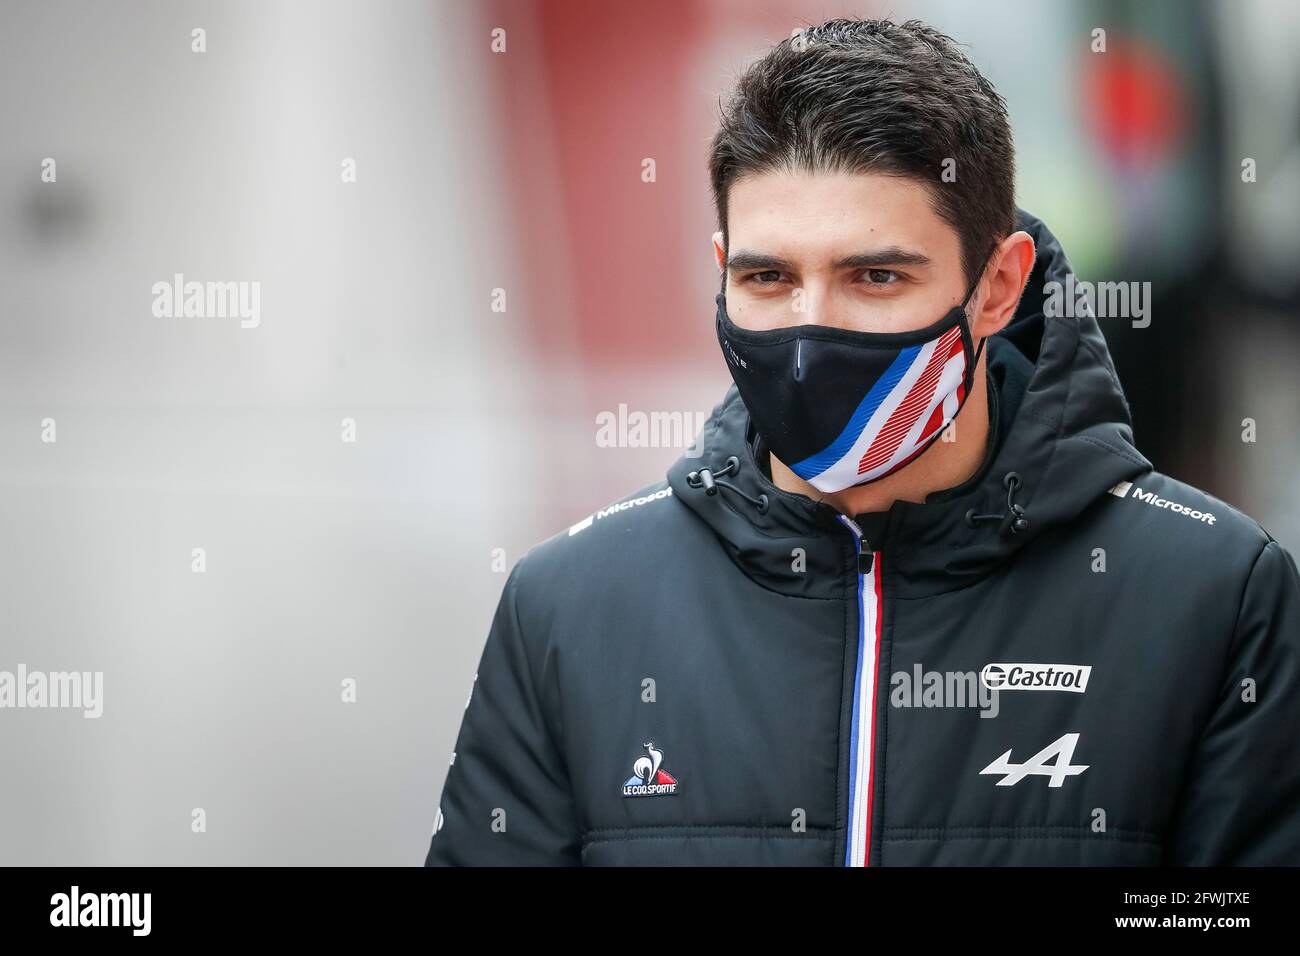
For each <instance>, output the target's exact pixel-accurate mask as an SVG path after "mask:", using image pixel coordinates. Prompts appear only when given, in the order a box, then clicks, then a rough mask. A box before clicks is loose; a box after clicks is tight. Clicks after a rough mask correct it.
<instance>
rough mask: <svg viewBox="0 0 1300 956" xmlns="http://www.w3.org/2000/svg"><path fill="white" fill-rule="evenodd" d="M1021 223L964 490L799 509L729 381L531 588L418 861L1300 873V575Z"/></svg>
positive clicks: (507, 627)
mask: <svg viewBox="0 0 1300 956" xmlns="http://www.w3.org/2000/svg"><path fill="white" fill-rule="evenodd" d="M1021 227H1022V228H1025V229H1027V230H1028V231H1029V232H1030V233H1031V234H1032V235H1033V237H1034V240H1035V243H1036V244H1037V248H1038V259H1037V263H1036V266H1035V269H1034V273H1033V276H1032V279H1031V282H1030V286H1029V288H1028V289H1027V290H1026V292H1025V294H1024V296H1023V297H1022V300H1021V305H1020V308H1019V310H1018V312H1017V315H1016V318H1015V320H1014V321H1013V322H1012V323H1011V324H1010V325H1009V326H1008V327H1007V329H1006V330H1005V331H1004V332H1003V333H1002V334H1001V336H999V337H998V340H997V341H996V343H995V345H996V347H995V346H994V345H990V348H989V355H990V362H989V367H990V376H991V377H992V379H993V381H992V383H991V384H992V386H993V388H992V391H993V392H994V393H995V395H996V396H997V401H998V405H997V407H995V409H994V411H995V412H997V415H996V416H995V421H997V420H999V419H1000V420H1001V421H1002V424H1001V426H1000V427H999V430H998V434H997V436H996V438H997V440H996V441H995V442H993V443H991V444H990V453H989V455H988V456H987V458H986V460H985V463H984V465H983V467H982V468H981V470H980V471H979V472H978V473H977V474H976V475H975V476H974V477H973V478H972V479H971V480H970V481H969V482H967V483H966V484H965V485H963V486H962V487H961V488H957V489H953V490H950V491H947V492H944V493H941V494H937V495H931V496H930V499H929V500H927V502H926V503H925V504H911V503H906V502H897V503H895V504H894V505H893V507H891V508H890V509H889V511H888V512H885V513H879V514H871V515H860V516H856V519H857V520H856V521H853V520H849V519H846V518H844V517H843V516H840V515H838V514H837V512H836V511H835V509H834V508H832V507H831V506H829V505H827V504H824V503H815V502H813V501H812V500H810V499H809V498H807V497H804V496H802V495H798V494H790V493H787V492H783V491H781V490H779V489H778V488H776V487H775V486H774V485H773V484H772V482H771V481H770V479H769V477H768V476H767V474H766V473H765V471H764V468H763V467H762V464H763V463H764V461H765V457H766V456H765V454H764V452H763V448H762V443H761V441H759V440H758V439H757V436H755V435H754V433H753V430H752V428H751V427H750V425H749V418H748V414H747V412H746V410H745V408H744V406H743V404H742V403H741V401H740V399H739V396H738V395H737V393H736V391H735V389H734V388H732V389H731V390H730V391H729V392H728V394H727V395H726V397H725V398H724V400H723V402H722V403H721V404H720V405H719V406H718V407H717V408H716V409H715V410H714V412H713V415H712V417H711V418H710V419H709V421H708V423H707V424H706V426H705V429H704V433H703V439H702V441H703V454H702V455H701V456H699V457H684V458H682V459H681V460H679V461H678V462H677V463H676V464H675V465H674V466H673V467H672V468H671V470H670V471H669V473H668V476H667V481H661V482H658V483H656V484H654V485H650V486H648V487H646V488H644V489H642V490H640V491H638V492H636V493H634V494H633V495H631V496H629V497H628V498H625V499H623V500H622V501H621V502H619V503H616V504H614V505H612V506H610V507H607V508H605V509H602V510H601V511H599V512H596V513H595V514H593V515H592V516H590V517H589V518H587V519H584V520H583V521H581V522H579V523H578V524H576V525H574V527H573V528H570V529H568V530H567V531H564V532H561V533H560V534H557V535H556V536H555V537H553V538H551V539H550V540H548V541H546V542H544V543H543V544H541V545H538V546H537V547H535V548H533V549H532V550H531V551H530V552H528V554H527V555H525V556H524V558H522V559H521V560H520V561H519V562H518V563H517V564H516V566H515V567H514V569H513V571H512V572H511V574H510V576H509V579H508V581H507V583H506V585H505V588H504V591H503V593H502V596H501V601H500V604H499V606H498V609H497V613H496V618H495V621H494V623H493V626H492V629H491V632H490V634H489V636H488V639H487V643H486V646H485V647H484V650H483V654H482V658H481V660H480V662H479V667H478V673H477V676H476V679H475V683H474V684H473V690H472V692H471V695H470V698H469V701H468V704H467V707H466V709H465V713H464V719H463V723H462V726H461V728H460V733H459V736H458V737H457V740H456V746H455V753H454V754H453V756H452V763H451V766H450V768H449V770H448V774H447V779H446V782H445V784H444V787H443V790H442V795H441V800H440V804H439V808H438V813H437V822H436V824H435V833H434V836H433V839H432V842H431V845H430V848H429V851H428V854H427V857H426V863H427V864H429V865H438V864H579V863H581V864H590V865H611V864H620V865H638V866H643V865H647V864H650V865H654V864H793V865H817V866H843V865H863V864H868V865H872V866H877V865H918V864H920V865H928V864H973V865H1019V864H1047V865H1052V864H1084V865H1112V864H1126V865H1131V864H1158V863H1174V864H1212V863H1223V864H1300V747H1298V746H1297V732H1298V729H1300V581H1298V580H1297V573H1296V567H1295V564H1294V562H1293V561H1292V559H1291V557H1290V556H1289V555H1288V554H1287V552H1286V551H1284V550H1283V548H1282V547H1281V546H1280V545H1279V544H1278V543H1277V542H1276V541H1274V540H1273V539H1272V538H1271V537H1270V536H1269V535H1268V534H1267V533H1266V532H1265V531H1264V530H1263V529H1262V528H1261V527H1260V526H1259V525H1258V524H1256V523H1255V522H1254V521H1252V520H1251V519H1249V518H1247V517H1245V516H1244V515H1242V514H1241V513H1239V512H1237V511H1235V510H1233V508H1231V507H1230V506H1229V505H1227V504H1225V503H1224V502H1222V501H1219V500H1218V499H1216V498H1213V497H1211V496H1209V495H1207V494H1205V493H1204V492H1201V491H1198V490H1197V489H1195V488H1192V487H1189V486H1188V485H1185V484H1182V483H1180V482H1178V481H1175V480H1174V479H1172V478H1169V477H1166V476H1164V475H1161V474H1158V473H1156V472H1154V471H1152V469H1151V465H1150V463H1149V462H1148V461H1147V460H1146V459H1145V458H1143V456H1142V455H1141V454H1139V453H1138V451H1137V450H1136V449H1135V448H1134V447H1133V442H1132V437H1131V434H1132V433H1131V429H1130V424H1129V413H1128V408H1127V405H1126V403H1125V400H1124V397H1123V394H1122V392H1121V390H1120V386H1119V382H1118V381H1117V380H1116V376H1115V372H1114V368H1113V365H1112V363H1111V361H1110V357H1109V354H1108V352H1107V350H1106V344H1105V341H1104V340H1103V338H1102V335H1101V332H1100V330H1099V328H1098V325H1097V323H1096V321H1095V320H1094V319H1093V318H1091V317H1084V318H1051V319H1045V317H1044V315H1043V314H1042V311H1041V307H1042V303H1043V302H1044V295H1043V284H1044V283H1045V282H1047V281H1051V280H1055V281H1064V278H1065V275H1066V273H1067V272H1068V271H1069V265H1068V263H1067V262H1066V258H1065V255H1064V254H1063V252H1062V251H1061V248H1060V246H1059V245H1058V243H1057V242H1056V240H1055V238H1054V237H1053V236H1052V235H1051V234H1050V233H1049V232H1048V231H1047V229H1046V228H1045V227H1044V226H1043V224H1042V223H1041V222H1039V221H1038V220H1036V219H1034V218H1033V217H1030V216H1028V215H1025V214H1022V223H1021ZM1003 340H1004V341H1003ZM729 463H730V464H729ZM703 471H707V472H708V474H707V475H706V474H703V473H702V472H703ZM981 516H983V517H981ZM859 532H860V533H861V538H859ZM860 552H861V553H860ZM995 688H996V690H995Z"/></svg>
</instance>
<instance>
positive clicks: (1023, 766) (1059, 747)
mask: <svg viewBox="0 0 1300 956" xmlns="http://www.w3.org/2000/svg"><path fill="white" fill-rule="evenodd" d="M1078 742H1079V735H1078V734H1062V735H1061V736H1060V737H1057V738H1056V739H1055V740H1053V741H1052V742H1051V743H1050V744H1048V745H1047V746H1046V747H1044V748H1043V749H1042V750H1040V751H1038V753H1036V754H1034V755H1033V756H1032V757H1030V758H1029V759H1028V760H1026V761H1025V762H1024V763H1016V762H1015V761H1014V760H1012V759H1011V751H1010V750H1008V751H1007V752H1006V753H1004V754H1002V755H1001V756H1000V757H998V759H997V760H994V761H993V762H992V763H991V764H989V765H988V766H987V767H985V768H984V769H983V770H981V771H980V774H981V775H982V774H994V775H996V774H1001V775H1002V779H1001V780H999V781H998V782H997V785H998V786H999V787H1014V786H1015V785H1016V784H1018V783H1019V782H1020V781H1021V780H1024V779H1025V778H1026V777H1046V778H1047V785H1048V786H1049V787H1059V786H1061V785H1062V784H1064V783H1065V780H1066V778H1067V777H1077V776H1078V775H1079V774H1081V773H1083V772H1084V771H1085V770H1087V769H1088V766H1089V765H1088V764H1086V763H1071V762H1070V761H1072V760H1073V759H1074V747H1075V744H1077V743H1078Z"/></svg>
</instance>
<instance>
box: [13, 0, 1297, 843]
mask: <svg viewBox="0 0 1300 956" xmlns="http://www.w3.org/2000/svg"><path fill="white" fill-rule="evenodd" d="M0 15H2V16H3V28H2V29H0V123H2V124H3V128H4V131H5V135H4V136H3V138H0V210H2V213H3V214H2V215H0V449H2V453H0V539H2V540H3V546H2V547H0V582H2V584H0V620H2V621H3V623H2V624H0V670H8V671H15V670H16V669H17V667H18V666H19V665H20V664H22V665H25V666H26V668H27V669H28V670H42V671H47V672H50V671H72V670H75V671H102V672H103V674H104V702H103V715H102V716H101V717H100V718H98V719H84V718H83V717H82V715H81V712H80V711H74V710H39V709H18V710H15V709H4V710H0V775H2V779H0V863H8V864H80V865H107V864H190V863H207V864H235V863H253V864H362V863H365V864H393V865H416V864H420V863H422V862H423V859H424V854H425V852H426V850H427V848H428V841H429V836H430V833H431V829H432V825H433V822H434V815H435V812H436V805H437V797H438V794H439V792H440V790H441V787H442V782H443V777H444V775H445V772H446V769H447V764H448V760H449V758H450V755H451V749H452V745H453V743H454V741H455V737H456V732H457V730H458V728H459V722H460V717H461V714H462V711H463V707H464V705H465V701H466V698H467V695H468V693H469V690H470V686H471V682H472V680H473V675H474V671H475V668H476V665H477V662H478V657H479V653H480V652H481V649H482V645H483V641H484V639H485V637H486V635H487V628H488V624H489V622H490V620H491V617H492V613H493V611H494V609H495V605H496V601H497V598H498V596H499V594H500V591H501V587H502V585H503V584H504V582H505V577H506V572H507V571H508V570H509V567H510V566H511V565H513V563H514V561H516V560H517V559H518V557H519V556H520V555H521V554H522V553H523V552H524V551H525V550H527V549H528V548H529V547H530V546H532V545H533V544H536V543H537V542H539V541H540V540H542V539H543V538H545V537H548V536H550V535H551V534H554V533H556V532H557V531H560V530H562V529H564V528H566V527H567V526H568V525H569V524H571V523H573V522H574V521H576V520H578V519H580V518H582V517H583V516H585V515H587V514H588V513H590V512H591V511H593V510H594V509H596V508H599V507H602V506H603V505H605V504H607V503H609V502H610V501H612V500H614V499H616V498H619V497H621V496H623V495H625V494H627V493H629V492H631V491H633V490H635V489H637V488H639V487H641V486H643V485H646V484H649V483H650V482H652V481H655V480H657V479H659V478H660V477H662V475H663V474H664V471H665V470H666V468H667V467H668V465H669V464H670V463H671V462H672V461H673V460H674V459H675V458H677V457H678V456H679V455H680V454H682V452H683V451H684V448H683V447H682V445H684V444H687V443H689V441H690V438H692V437H693V435H691V436H688V437H687V438H686V440H685V442H681V443H678V445H677V447H673V446H664V447H606V443H604V442H602V441H601V440H600V439H599V432H600V428H599V424H600V422H601V421H602V418H601V416H605V417H604V419H603V420H604V421H609V420H610V419H611V418H614V419H616V418H617V417H618V416H619V415H620V406H624V412H625V415H634V414H636V413H637V412H640V413H651V412H663V413H674V412H680V413H682V414H683V415H686V414H689V415H690V416H691V417H690V418H689V419H687V420H688V421H692V422H694V423H696V424H698V422H699V421H700V416H703V415H705V414H707V413H708V411H709V410H710V409H711V408H712V407H713V405H714V404H715V403H716V402H717V401H718V400H719V399H720V398H721V397H722V395H723V393H724V392H725V390H726V387H727V385H728V384H729V382H730V379H729V377H728V374H727V371H726V368H725V366H724V365H723V363H722V360H721V357H720V356H719V354H718V350H717V343H716V340H715V338H714V334H713V310H714V304H713V295H714V292H715V291H716V286H717V273H716V267H715V265H714V263H713V259H712V252H711V248H710V236H711V234H712V232H713V231H714V229H715V228H716V224H715V222H714V217H713V209H712V204H711V199H710V195H709V186H708V180H707V175H706V169H705V161H706V155H707V147H708V143H709V139H710V138H711V136H712V134H713V131H714V124H715V122H716V117H717V109H718V100H719V97H720V96H722V95H723V94H724V93H725V92H726V90H727V88H728V87H729V85H730V83H731V82H732V80H733V79H734V78H735V76H736V75H737V74H738V73H739V71H740V70H741V69H743V67H744V66H745V65H746V64H747V63H748V62H749V61H750V60H751V59H752V58H754V57H756V56H758V55H760V54H761V53H762V51H763V50H764V49H765V48H766V47H767V46H769V45H770V44H772V43H774V42H776V41H777V40H779V39H781V38H783V37H785V36H788V35H789V34H790V32H791V31H792V30H794V29H796V28H798V27H799V26H801V25H806V24H812V23H816V22H819V21H820V20H822V19H825V18H827V17H831V16H841V15H857V16H890V17H893V18H895V19H900V20H901V19H906V18H908V17H913V16H915V17H920V18H922V19H925V20H927V21H929V22H930V23H932V24H933V25H935V26H936V27H938V28H939V29H940V30H942V31H944V32H945V33H948V34H949V35H951V36H952V37H953V38H954V39H956V40H958V41H959V42H961V43H962V44H964V45H965V49H966V50H967V52H968V55H969V56H970V57H971V58H972V60H973V61H974V62H975V63H976V64H977V66H979V67H980V69H981V70H982V71H983V72H984V73H985V74H986V75H987V76H988V77H989V79H990V80H991V81H992V82H993V83H994V85H995V86H997V88H998V89H999V90H1000V91H1001V93H1002V94H1003V95H1004V96H1005V98H1006V99H1007V102H1008V105H1009V108H1010V112H1011V118H1012V124H1013V129H1014V132H1015V137H1016V144H1017V149H1018V166H1019V181H1018V191H1019V197H1018V198H1019V203H1020V205H1021V206H1022V207H1024V208H1025V209H1028V210H1029V211H1031V212H1033V213H1035V214H1036V215H1038V216H1040V217H1041V218H1042V219H1043V220H1044V221H1045V222H1046V223H1047V224H1048V226H1049V227H1050V228H1051V229H1052V230H1053V231H1054V232H1055V233H1056V234H1057V236H1058V237H1059V238H1060V239H1061V241H1062V244H1063V246H1064V248H1065V250H1066V252H1067V253H1068V254H1069V256H1070V258H1071V260H1072V263H1073V265H1074V267H1075V269H1076V271H1077V272H1078V273H1079V275H1080V277H1081V278H1085V279H1088V280H1091V281H1122V282H1131V281H1149V282H1151V290H1152V295H1153V302H1152V305H1151V313H1150V314H1151V319H1152V321H1151V324H1150V326H1149V327H1147V328H1141V329H1137V328H1133V327H1132V325H1131V322H1130V320H1127V319H1109V320H1107V319H1103V320H1102V327H1103V330H1104V332H1105V334H1106V336H1107V339H1108V341H1109V344H1110V347H1111V350H1112V352H1113V354H1114V356H1115V360H1116V363H1117V365H1118V368H1119V373H1120V379H1121V382H1122V383H1123V385H1124V387H1125V390H1126V392H1127V394H1128V396H1129V398H1130V402H1131V404H1132V407H1133V413H1134V417H1135V433H1136V438H1137V441H1138V444H1139V447H1141V448H1142V449H1143V450H1144V452H1145V453H1146V455H1147V456H1148V457H1149V458H1151V460H1152V461H1153V462H1154V463H1155V464H1156V466H1157V467H1158V468H1159V469H1161V470H1162V471H1165V472H1167V473H1169V474H1172V475H1173V476H1174V477H1176V478H1179V479H1182V480H1185V481H1188V482H1191V483H1193V484H1196V485H1199V486H1201V487H1203V488H1204V489H1205V490H1207V491H1209V492H1210V493H1212V494H1214V495H1216V496H1218V497H1220V498H1223V499H1225V500H1227V501H1228V502H1230V503H1232V504H1234V505H1235V506H1237V507H1239V508H1241V509H1242V510H1244V511H1246V512H1247V513H1248V514H1251V515H1252V516H1253V517H1255V518H1256V519H1258V520H1259V521H1260V522H1261V523H1262V524H1263V525H1264V526H1265V527H1266V528H1267V529H1269V530H1270V531H1271V532H1272V533H1273V535H1274V536H1275V537H1277V538H1278V539H1279V540H1281V541H1282V543H1283V544H1285V545H1286V546H1287V547H1288V548H1290V549H1292V550H1293V551H1294V550H1295V549H1296V548H1297V547H1298V546H1300V491H1298V490H1297V485H1296V482H1295V480H1294V476H1295V475H1296V473H1297V466H1300V429H1298V428H1297V423H1298V422H1300V389H1298V388H1297V382H1298V381H1300V328H1298V327H1297V322H1296V319H1297V315H1298V313H1300V270H1298V269H1297V263H1300V216H1297V215H1296V211H1297V210H1298V209H1300V55H1297V54H1298V53H1300V6H1297V5H1296V4H1293V3H1290V2H1285V0H1278V2H1265V0H1246V2H1231V3H1229V2H1184V0H1146V2H1141V3H1137V2H1132V3H1130V2H1090V0H1079V2H1065V0H1058V2H1043V0H993V2H984V3H981V4H978V5H973V4H969V3H965V2H961V0H949V2H893V3H888V4H884V3H873V2H858V3H824V2H811V0H809V2H795V0H788V2H787V0H762V2H752V0H661V2H658V3H654V4H624V3H612V2H596V0H489V2H468V0H463V2H462V0H443V2H423V3H416V2H395V0H383V2H368V3H367V2H353V3H343V2H334V0H331V2H317V3H307V2H300V3H290V2H283V0H269V2H268V0H257V2H252V0H247V2H223V3H220V4H217V3H186V2H167V3H164V2H126V3H118V4H104V3H98V2H89V0H88V2H78V3H70V2H41V3H37V2H31V3H21V2H9V3H6V4H5V6H4V10H3V14H0ZM1097 29H1104V30H1105V31H1106V43H1107V48H1106V53H1105V54H1104V55H1100V54H1097V53H1093V52H1092V49H1091V48H1092V44H1093V41H1094V36H1095V35H1094V33H1093V31H1095V30H1097ZM196 30H199V31H201V33H200V34H196V33H195V32H194V31H196ZM199 46H201V47H202V52H199V51H198V50H197V47H199ZM1248 158H1249V159H1251V160H1253V161H1254V164H1255V169H1256V177H1255V181H1253V182H1243V177H1242V164H1243V161H1244V160H1246V159H1248ZM647 159H651V160H653V171H654V173H653V177H647V175H646V170H647V168H649V167H648V166H647V164H646V162H645V161H646V160H647ZM49 160H53V161H54V163H53V165H52V166H51V164H50V163H49V162H48V161H49ZM349 171H351V172H349ZM51 172H53V176H52V177H51ZM648 179H649V181H647V180H648ZM51 180H52V181H51ZM177 273H180V274H182V275H183V276H184V277H185V280H187V281H201V282H209V281H219V282H228V281H229V282H244V283H252V282H257V283H258V284H259V288H260V296H261V298H260V316H259V320H258V323H257V325H256V327H250V328H244V327H242V326H243V323H241V321H240V319H238V318H232V317H213V316H207V317H193V316H191V317H184V316H180V317H160V316H158V315H155V309H154V305H155V293H154V292H153V291H152V290H153V286H154V284H155V283H156V282H164V283H171V282H172V279H173V277H174V275H175V274H177ZM503 304H504V307H503ZM1247 418H1249V419H1252V420H1253V421H1254V422H1255V427H1256V430H1257V440H1256V441H1254V442H1243V441H1242V429H1243V419H1247ZM345 419H346V420H350V421H351V422H352V423H353V426H354V429H355V431H354V433H353V435H354V437H355V440H354V441H347V440H345V438H346V437H347V435H346V432H345V429H346V427H347V426H346V425H345V422H344V420H345ZM51 420H52V421H53V423H54V428H55V429H56V431H55V432H54V433H53V436H51V434H50V427H49V421H51ZM50 437H55V438H56V440H54V441H50V440H49V439H50ZM197 548H202V549H203V555H204V562H205V570H204V571H203V572H202V573H195V571H194V570H193V568H194V549H197ZM345 681H354V682H355V687H356V700H355V702H346V703H345V702H344V701H343V700H342V699H341V694H342V690H341V688H342V687H343V684H344V682H345ZM196 808H202V810H203V812H204V815H205V819H206V831H205V832H200V833H196V832H194V831H193V829H192V820H193V816H192V814H193V812H194V810H195V809H196Z"/></svg>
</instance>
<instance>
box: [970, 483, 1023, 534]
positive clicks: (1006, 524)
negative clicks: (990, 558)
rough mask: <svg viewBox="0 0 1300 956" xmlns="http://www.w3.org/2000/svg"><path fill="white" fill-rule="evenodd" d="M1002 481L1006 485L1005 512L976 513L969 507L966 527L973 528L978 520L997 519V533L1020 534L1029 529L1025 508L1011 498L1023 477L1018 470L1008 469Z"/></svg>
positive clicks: (1019, 486)
mask: <svg viewBox="0 0 1300 956" xmlns="http://www.w3.org/2000/svg"><path fill="white" fill-rule="evenodd" d="M1002 483H1003V484H1004V485H1006V486H1007V510H1006V512H1005V513H1004V514H1000V515H977V514H976V513H975V509H974V508H971V509H970V510H969V511H967V512H966V524H967V526H968V527H971V528H973V527H975V525H976V523H977V522H980V521H999V522H1001V524H1000V525H999V526H998V534H1004V535H1005V534H1020V533H1021V532H1022V531H1028V530H1029V518H1028V516H1027V515H1026V514H1025V509H1024V508H1022V507H1021V506H1020V505H1018V504H1016V503H1015V502H1014V501H1012V500H1011V499H1012V498H1013V497H1014V496H1015V493H1016V492H1017V491H1018V490H1019V489H1020V488H1021V487H1022V486H1023V485H1024V483H1025V482H1024V479H1022V478H1021V477H1020V474H1019V473H1018V472H1014V471H1009V472H1007V473H1006V475H1005V476H1004V477H1003V479H1002Z"/></svg>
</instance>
